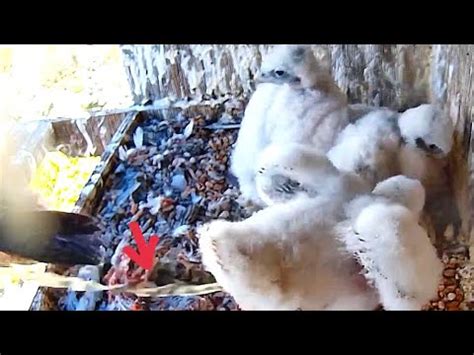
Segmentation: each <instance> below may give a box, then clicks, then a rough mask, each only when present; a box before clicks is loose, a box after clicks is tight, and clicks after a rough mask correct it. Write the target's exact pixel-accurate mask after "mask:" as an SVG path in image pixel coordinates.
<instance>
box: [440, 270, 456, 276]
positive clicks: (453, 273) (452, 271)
mask: <svg viewBox="0 0 474 355" xmlns="http://www.w3.org/2000/svg"><path fill="white" fill-rule="evenodd" d="M443 275H444V277H454V275H456V270H455V269H445V270H444V272H443Z"/></svg>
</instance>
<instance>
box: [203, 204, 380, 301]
mask: <svg viewBox="0 0 474 355" xmlns="http://www.w3.org/2000/svg"><path fill="white" fill-rule="evenodd" d="M341 210H342V206H341V203H340V201H337V200H334V199H333V198H332V197H331V196H329V195H318V196H316V197H315V198H309V197H304V196H302V197H299V198H295V199H293V200H290V201H288V202H287V203H280V204H275V205H272V206H269V207H266V208H265V209H263V210H260V211H258V212H256V213H255V214H253V215H252V216H251V217H250V218H248V219H246V220H243V221H240V222H230V221H222V220H216V221H213V222H211V223H209V224H206V225H204V226H203V227H202V228H201V229H200V230H199V231H198V234H199V247H200V250H201V254H202V261H203V265H204V266H205V268H206V269H207V270H208V271H209V272H210V273H212V274H213V275H214V277H215V278H216V281H217V282H218V283H219V284H220V285H221V286H222V287H223V288H224V289H225V290H226V292H228V293H229V294H231V295H232V296H233V297H234V299H235V300H236V302H237V303H238V304H239V306H240V307H241V309H243V310H298V309H300V310H374V309H376V308H377V306H378V305H379V297H378V294H377V292H376V291H375V290H374V289H373V288H372V287H371V286H369V285H368V283H367V281H366V280H365V278H364V277H363V275H362V274H361V268H360V265H359V264H358V263H357V262H356V260H355V258H354V257H353V256H352V255H351V254H350V253H348V252H345V251H344V250H343V244H342V243H341V242H340V241H339V240H338V239H337V237H336V235H335V233H334V230H333V227H334V226H335V225H336V223H337V221H338V220H339V218H340V217H339V214H340V212H341Z"/></svg>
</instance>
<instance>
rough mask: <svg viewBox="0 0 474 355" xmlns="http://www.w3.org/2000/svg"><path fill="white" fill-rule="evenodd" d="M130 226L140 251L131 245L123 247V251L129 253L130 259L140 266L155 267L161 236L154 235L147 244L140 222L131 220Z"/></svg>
mask: <svg viewBox="0 0 474 355" xmlns="http://www.w3.org/2000/svg"><path fill="white" fill-rule="evenodd" d="M129 227H130V230H131V231H132V235H133V238H134V239H135V241H136V242H137V246H138V252H137V251H136V250H135V249H133V248H132V247H131V246H129V245H127V246H125V247H124V248H123V252H124V253H125V254H127V256H128V257H129V258H130V259H132V260H133V261H134V262H136V263H137V264H138V266H140V267H142V268H143V269H145V270H150V269H151V268H152V267H153V260H154V258H155V249H156V246H157V244H158V241H159V240H160V238H158V237H157V236H156V235H152V236H151V237H150V240H149V241H148V244H147V242H146V241H145V238H144V237H143V233H142V231H141V229H140V226H139V225H138V222H130V224H129Z"/></svg>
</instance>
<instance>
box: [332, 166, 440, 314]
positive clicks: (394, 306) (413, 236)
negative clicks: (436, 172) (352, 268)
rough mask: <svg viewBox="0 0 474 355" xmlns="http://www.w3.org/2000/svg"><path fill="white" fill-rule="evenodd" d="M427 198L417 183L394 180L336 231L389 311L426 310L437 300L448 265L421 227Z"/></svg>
mask: <svg viewBox="0 0 474 355" xmlns="http://www.w3.org/2000/svg"><path fill="white" fill-rule="evenodd" d="M424 198H425V192H424V189H423V186H422V185H421V183H420V182H419V181H418V180H415V179H410V178H407V177H405V176H402V175H398V176H394V177H391V178H389V179H387V180H384V181H382V182H380V183H378V184H377V186H376V187H375V189H374V190H373V192H372V194H371V195H370V196H367V195H366V196H360V197H358V198H356V199H354V200H353V201H351V202H350V203H349V204H348V205H347V206H346V213H347V216H348V219H347V220H346V221H344V222H341V223H339V225H338V226H337V227H336V228H335V229H336V233H337V235H338V238H339V239H340V240H341V241H342V242H343V244H344V245H345V247H346V248H347V250H348V251H349V252H351V253H353V255H354V256H355V257H356V258H357V259H358V260H359V262H360V264H361V265H362V266H363V267H364V273H365V276H366V278H367V280H368V281H369V282H370V283H371V284H373V285H374V286H375V288H376V289H377V291H378V293H379V295H380V299H381V302H382V305H383V307H384V309H386V310H421V309H422V308H423V306H425V305H426V304H428V302H429V301H430V300H432V299H434V298H435V297H436V295H437V290H438V285H439V282H440V281H441V279H442V270H443V264H442V262H441V260H440V259H439V258H438V257H437V254H436V250H435V248H434V247H433V245H432V244H431V242H430V240H429V237H428V235H427V233H426V231H425V230H424V229H423V228H421V227H420V225H419V224H418V221H419V215H420V213H421V211H422V209H423V205H424V201H425V200H424Z"/></svg>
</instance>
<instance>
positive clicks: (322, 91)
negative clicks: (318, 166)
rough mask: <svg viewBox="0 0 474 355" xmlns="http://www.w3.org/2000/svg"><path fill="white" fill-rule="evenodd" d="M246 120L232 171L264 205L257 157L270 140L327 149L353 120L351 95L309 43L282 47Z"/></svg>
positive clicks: (245, 193)
mask: <svg viewBox="0 0 474 355" xmlns="http://www.w3.org/2000/svg"><path fill="white" fill-rule="evenodd" d="M258 82H259V84H258V86H257V89H256V91H255V93H254V94H253V95H252V97H251V99H250V101H249V103H248V105H247V108H246V110H245V114H244V118H243V120H242V123H241V128H240V131H239V136H238V138H237V142H236V145H235V149H234V151H233V154H232V158H231V172H232V173H233V174H234V175H235V176H236V177H237V179H238V181H239V186H240V190H241V193H242V197H243V198H244V199H245V200H249V201H252V202H254V203H256V204H261V203H262V202H261V201H259V199H258V196H257V193H256V187H255V174H256V172H257V168H258V166H257V160H258V157H259V155H260V153H261V152H262V150H263V149H264V148H265V147H266V146H267V145H269V144H271V143H275V144H280V145H282V146H284V145H286V144H288V143H301V144H308V145H310V146H312V147H313V148H315V149H318V150H320V151H322V152H323V153H326V152H327V151H328V150H329V149H330V148H331V146H332V145H333V143H334V141H335V139H336V137H337V134H338V133H339V132H340V131H341V130H342V129H343V128H344V127H345V126H346V125H347V123H348V112H347V98H346V96H345V95H344V94H343V93H342V92H341V91H340V90H339V88H338V87H337V85H336V83H335V82H334V80H333V78H332V77H331V75H330V73H329V71H328V70H327V69H326V68H323V67H322V66H321V65H320V63H318V61H317V59H316V58H315V56H314V53H313V52H312V50H311V48H310V47H308V46H299V45H289V46H276V47H275V50H274V51H273V52H272V53H271V54H270V55H269V56H268V57H267V58H265V59H264V61H263V63H262V67H261V74H260V76H259V78H258Z"/></svg>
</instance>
